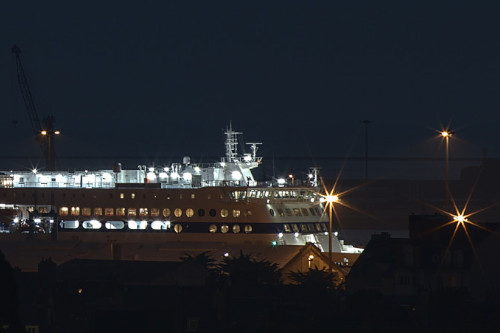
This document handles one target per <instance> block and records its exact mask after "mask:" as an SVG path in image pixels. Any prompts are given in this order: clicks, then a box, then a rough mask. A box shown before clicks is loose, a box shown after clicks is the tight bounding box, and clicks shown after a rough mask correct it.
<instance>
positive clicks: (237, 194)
mask: <svg viewBox="0 0 500 333" xmlns="http://www.w3.org/2000/svg"><path fill="white" fill-rule="evenodd" d="M246 196H247V192H246V191H232V192H231V193H230V197H231V199H234V200H240V199H245V198H246Z"/></svg>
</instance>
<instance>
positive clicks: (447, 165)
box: [441, 130, 455, 207]
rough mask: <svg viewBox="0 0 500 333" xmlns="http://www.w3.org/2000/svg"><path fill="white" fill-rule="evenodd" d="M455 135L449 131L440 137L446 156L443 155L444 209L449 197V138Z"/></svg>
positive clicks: (443, 132)
mask: <svg viewBox="0 0 500 333" xmlns="http://www.w3.org/2000/svg"><path fill="white" fill-rule="evenodd" d="M453 134H455V133H454V132H452V131H449V130H444V131H441V137H443V138H444V140H445V145H446V148H445V149H446V155H445V160H446V170H445V189H444V190H445V207H447V206H448V202H449V196H450V187H449V181H450V180H449V172H450V171H449V163H450V161H449V141H450V137H451V136H452V135H453Z"/></svg>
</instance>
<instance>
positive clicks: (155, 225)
mask: <svg viewBox="0 0 500 333" xmlns="http://www.w3.org/2000/svg"><path fill="white" fill-rule="evenodd" d="M169 228H170V222H169V221H153V222H152V223H151V229H153V230H167V229H169Z"/></svg>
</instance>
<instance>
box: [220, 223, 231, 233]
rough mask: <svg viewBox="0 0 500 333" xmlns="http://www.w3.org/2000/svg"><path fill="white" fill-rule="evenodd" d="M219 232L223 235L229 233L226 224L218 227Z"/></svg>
mask: <svg viewBox="0 0 500 333" xmlns="http://www.w3.org/2000/svg"><path fill="white" fill-rule="evenodd" d="M220 231H221V232H222V233H223V234H225V233H227V232H228V231H229V226H228V225H227V224H223V225H222V226H221V227H220Z"/></svg>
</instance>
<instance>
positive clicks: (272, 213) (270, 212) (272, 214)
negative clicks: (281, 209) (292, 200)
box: [269, 208, 275, 216]
mask: <svg viewBox="0 0 500 333" xmlns="http://www.w3.org/2000/svg"><path fill="white" fill-rule="evenodd" d="M269 214H271V216H274V214H275V212H274V209H272V208H271V209H269Z"/></svg>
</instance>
